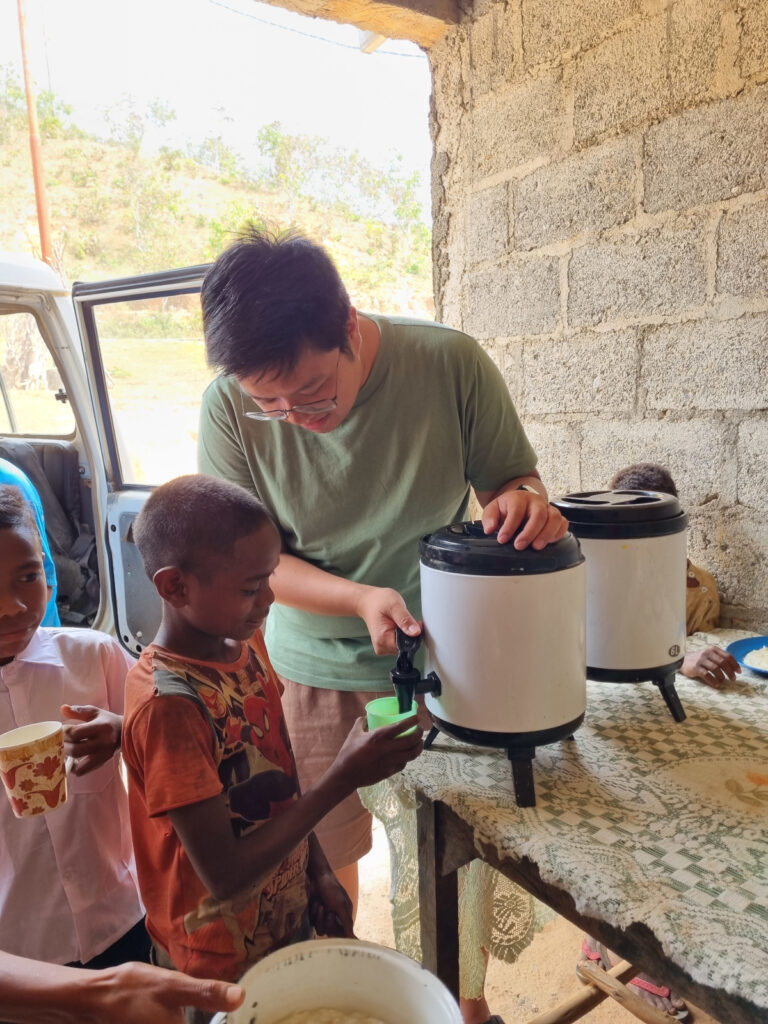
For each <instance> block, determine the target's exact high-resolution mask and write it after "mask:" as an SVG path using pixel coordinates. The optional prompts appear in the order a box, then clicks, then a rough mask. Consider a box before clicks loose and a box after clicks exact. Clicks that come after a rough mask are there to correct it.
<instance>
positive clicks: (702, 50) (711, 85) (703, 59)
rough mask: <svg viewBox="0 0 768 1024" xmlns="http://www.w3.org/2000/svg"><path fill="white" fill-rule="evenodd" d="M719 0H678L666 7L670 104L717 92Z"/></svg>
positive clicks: (697, 100) (681, 104) (696, 100)
mask: <svg viewBox="0 0 768 1024" xmlns="http://www.w3.org/2000/svg"><path fill="white" fill-rule="evenodd" d="M723 6H724V3H723V0H680V2H678V3H676V4H675V5H674V6H673V7H672V8H671V10H670V23H669V36H670V42H669V77H670V85H671V91H672V106H673V107H676V108H678V109H679V108H680V107H687V106H691V105H692V104H694V103H701V102H702V101H703V100H707V99H712V98H714V97H715V96H717V95H718V85H717V76H718V63H719V57H720V52H721V49H722V26H721V19H722V16H723Z"/></svg>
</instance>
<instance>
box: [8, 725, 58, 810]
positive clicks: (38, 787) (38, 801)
mask: <svg viewBox="0 0 768 1024" xmlns="http://www.w3.org/2000/svg"><path fill="white" fill-rule="evenodd" d="M67 760H68V759H65V757H64V730H63V727H62V724H61V722H35V723H33V724H32V725H22V726H20V727H19V728H18V729H11V730H10V732H6V733H3V734H2V735H1V736H0V776H1V777H2V780H3V785H4V786H5V792H6V794H7V796H8V799H9V800H10V802H11V807H12V809H13V813H14V814H15V815H16V817H17V818H31V817H34V816H35V815H37V814H45V813H46V812H47V811H53V810H55V809H56V808H57V807H60V806H61V805H62V804H63V803H64V801H65V800H66V799H67V779H66V770H67Z"/></svg>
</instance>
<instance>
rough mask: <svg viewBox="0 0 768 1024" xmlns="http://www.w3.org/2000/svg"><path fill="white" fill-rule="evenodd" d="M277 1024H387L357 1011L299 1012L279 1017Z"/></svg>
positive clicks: (326, 1008) (325, 1009) (379, 1018)
mask: <svg viewBox="0 0 768 1024" xmlns="http://www.w3.org/2000/svg"><path fill="white" fill-rule="evenodd" d="M277 1024H387V1022H386V1021H385V1020H382V1019H381V1017H371V1015H370V1014H369V1013H358V1011H357V1010H332V1009H330V1008H328V1007H323V1009H322V1010H299V1012H298V1013H292V1014H290V1015H289V1016H288V1017H281V1018H280V1020H279V1021H277Z"/></svg>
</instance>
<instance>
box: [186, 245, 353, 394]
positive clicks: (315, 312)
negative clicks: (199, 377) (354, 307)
mask: <svg viewBox="0 0 768 1024" xmlns="http://www.w3.org/2000/svg"><path fill="white" fill-rule="evenodd" d="M200 300H201V303H202V307H203V332H204V334H205V349H206V354H207V357H208V362H209V363H210V365H211V366H213V367H216V368H217V369H218V370H220V371H221V372H223V373H225V374H232V375H234V376H236V377H241V378H242V377H251V376H255V375H258V376H261V375H262V374H263V373H266V372H270V373H274V374H275V375H280V374H283V373H290V372H291V371H292V370H293V369H295V367H296V363H297V361H298V359H299V357H300V356H301V354H302V352H304V351H305V350H306V349H307V348H315V349H319V350H320V351H324V352H329V351H331V350H332V349H335V348H338V349H340V350H341V351H342V352H349V350H350V349H349V340H348V337H347V323H348V319H349V310H350V301H349V296H348V295H347V290H346V288H345V287H344V285H343V283H342V280H341V277H340V276H339V272H338V270H337V269H336V267H335V266H334V264H333V261H332V260H331V258H330V256H329V255H328V253H327V252H326V251H325V249H323V248H322V247H321V246H319V245H316V244H315V243H314V242H311V241H310V240H309V239H308V238H304V237H303V236H302V235H299V234H297V233H295V232H284V233H282V234H270V233H269V232H266V231H257V230H256V229H255V228H251V229H250V230H249V231H247V232H246V233H244V234H243V235H241V236H240V238H239V239H238V240H237V241H236V242H234V244H233V245H231V246H230V247H229V248H228V249H226V250H225V251H224V252H223V253H222V254H221V256H219V258H218V259H217V260H216V262H215V263H214V264H213V266H212V267H211V268H210V270H209V271H208V272H207V274H206V275H205V279H204V280H203V286H202V291H201V294H200Z"/></svg>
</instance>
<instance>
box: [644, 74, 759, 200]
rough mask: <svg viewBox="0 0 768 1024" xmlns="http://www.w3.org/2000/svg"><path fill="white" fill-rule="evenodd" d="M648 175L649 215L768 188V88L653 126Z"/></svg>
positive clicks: (647, 147) (648, 143)
mask: <svg viewBox="0 0 768 1024" xmlns="http://www.w3.org/2000/svg"><path fill="white" fill-rule="evenodd" d="M644 174H645V208H646V210H647V211H648V212H649V213H655V212H656V211H658V210H668V209H687V208H688V207H691V206H698V205H700V204H702V203H713V202H717V201H718V200H720V199H730V198H732V197H733V196H737V195H741V194H742V193H744V192H756V191H758V190H759V189H762V188H766V187H768V86H760V87H759V88H756V89H752V90H751V91H749V92H747V93H744V94H743V95H741V96H736V97H734V98H733V99H729V100H722V101H721V102H719V103H715V104H713V105H711V106H708V107H700V108H697V109H696V110H689V111H686V113H684V114H680V115H678V116H677V117H670V118H669V119H668V120H667V121H664V122H663V123H662V124H659V125H655V126H654V127H653V128H650V129H649V130H648V133H647V134H646V139H645V161H644Z"/></svg>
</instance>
